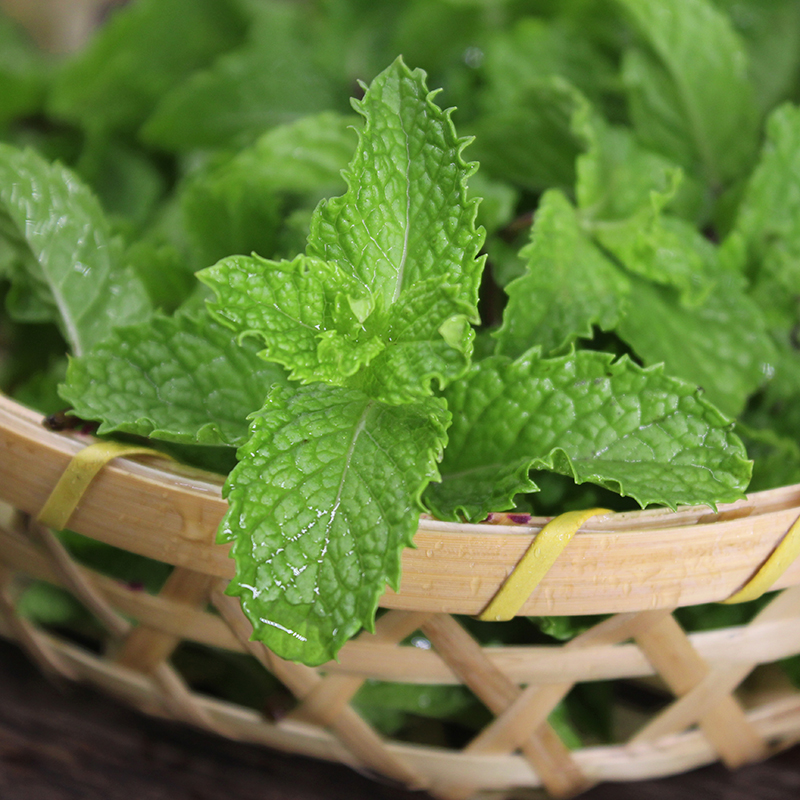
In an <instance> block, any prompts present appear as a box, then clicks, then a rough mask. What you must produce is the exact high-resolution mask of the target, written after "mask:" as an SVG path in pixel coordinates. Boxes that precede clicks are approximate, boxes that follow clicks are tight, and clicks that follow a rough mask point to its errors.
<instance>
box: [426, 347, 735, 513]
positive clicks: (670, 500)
mask: <svg viewBox="0 0 800 800" xmlns="http://www.w3.org/2000/svg"><path fill="white" fill-rule="evenodd" d="M445 398H446V400H447V404H448V408H449V409H450V412H451V413H452V415H453V424H452V426H451V428H450V430H449V438H450V442H449V445H448V447H447V450H446V451H445V457H444V460H443V462H442V466H441V473H442V483H440V484H431V486H430V487H429V488H428V491H427V493H426V495H425V500H426V503H427V504H428V505H429V507H430V508H431V509H432V510H433V512H434V513H435V514H437V515H441V516H444V517H447V518H453V517H455V516H457V515H459V514H463V515H464V516H465V517H466V518H467V519H469V520H479V519H482V518H483V517H485V516H486V514H487V513H488V512H489V511H497V510H501V509H504V508H510V507H511V506H512V500H513V496H514V494H516V493H518V492H522V491H530V490H531V489H532V488H535V487H533V486H532V484H531V482H530V480H529V478H528V470H529V469H532V468H533V469H546V470H552V471H554V472H559V473H562V474H565V475H571V476H572V477H573V478H574V480H575V481H576V482H577V483H584V482H586V481H589V482H592V483H597V484H599V485H600V486H604V487H606V488H610V489H612V490H613V491H615V492H618V493H620V494H622V495H627V496H630V497H633V498H635V499H636V500H637V501H638V502H639V503H640V504H641V505H643V506H644V505H647V504H648V503H663V504H665V505H668V506H670V507H672V508H674V507H675V506H676V505H678V504H683V503H687V504H699V503H704V504H707V505H711V506H714V504H715V503H718V502H726V501H732V500H735V499H738V498H740V497H741V496H742V492H743V490H744V488H745V487H746V485H747V481H748V480H749V477H750V462H748V461H747V460H746V457H745V451H744V447H743V445H742V444H741V442H740V441H739V439H738V438H737V437H736V436H735V435H734V434H733V433H732V432H731V422H730V420H729V419H728V418H727V417H725V416H723V415H722V414H721V413H720V412H719V411H718V410H717V409H716V408H714V406H712V405H711V404H710V403H708V402H707V401H706V400H704V399H703V398H702V397H701V396H699V394H698V392H697V390H696V389H695V387H693V386H691V385H690V384H687V383H684V382H683V381H680V380H676V379H674V378H670V377H668V376H666V375H665V374H664V373H663V370H662V369H661V368H660V367H656V368H650V369H642V368H640V367H638V366H636V365H635V364H633V363H632V362H631V361H629V360H628V359H626V358H623V359H620V360H619V361H616V362H614V361H613V357H612V356H610V355H607V354H605V353H596V352H590V351H581V352H577V353H573V354H571V355H569V356H565V357H563V358H554V359H542V358H541V356H540V355H539V353H538V352H536V351H531V352H529V353H526V354H525V355H524V356H522V357H521V358H520V359H518V360H517V361H514V362H512V361H509V360H508V359H506V358H504V357H501V356H495V357H492V358H489V359H486V360H485V361H482V362H479V363H478V364H475V365H474V366H473V367H472V369H471V371H470V373H469V374H468V376H467V378H466V379H465V380H463V381H459V382H458V383H456V384H453V385H452V386H451V387H450V388H449V389H448V390H447V391H446V392H445Z"/></svg>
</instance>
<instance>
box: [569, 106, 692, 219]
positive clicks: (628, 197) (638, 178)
mask: <svg viewBox="0 0 800 800" xmlns="http://www.w3.org/2000/svg"><path fill="white" fill-rule="evenodd" d="M573 124H574V127H576V128H577V129H578V130H579V131H580V132H581V133H582V134H583V136H584V138H585V139H586V140H587V141H588V145H589V146H588V150H587V152H586V153H584V154H582V155H580V156H579V157H578V160H577V162H576V164H575V169H576V172H577V183H576V186H575V195H576V198H577V201H578V207H579V208H580V209H581V211H582V212H583V213H584V214H585V215H587V216H589V217H591V218H592V219H596V220H622V219H628V218H629V217H631V216H633V215H634V214H636V213H637V212H639V211H641V209H642V208H643V207H646V206H650V205H651V203H652V202H653V193H655V195H656V198H657V199H658V200H659V208H663V207H664V206H666V205H668V204H669V202H670V201H671V200H672V199H673V196H674V195H675V193H676V191H679V189H680V185H679V184H680V183H682V182H683V171H682V170H681V169H680V168H679V167H677V166H676V165H675V163H674V162H672V161H670V160H669V159H667V158H664V156H662V155H659V154H658V153H654V152H653V151H652V150H647V149H646V148H644V147H642V146H641V145H640V144H639V143H638V142H637V141H636V139H635V138H634V136H633V133H632V132H631V131H630V130H629V129H628V128H624V127H622V126H616V125H608V124H607V123H605V122H604V121H603V120H602V119H601V118H599V117H598V116H597V115H596V114H594V113H588V114H581V115H578V116H576V118H575V120H574V123H573Z"/></svg>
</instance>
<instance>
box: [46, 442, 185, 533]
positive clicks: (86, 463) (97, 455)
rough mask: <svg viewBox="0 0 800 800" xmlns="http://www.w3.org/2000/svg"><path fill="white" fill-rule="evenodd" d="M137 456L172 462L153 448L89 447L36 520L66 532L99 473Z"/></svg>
mask: <svg viewBox="0 0 800 800" xmlns="http://www.w3.org/2000/svg"><path fill="white" fill-rule="evenodd" d="M135 455H147V456H158V457H159V458H167V459H169V460H170V461H172V460H173V459H172V458H171V456H168V455H167V454H166V453H159V452H158V451H157V450H153V449H152V448H150V447H137V446H135V445H127V444H120V443H119V442H96V443H95V444H90V445H89V446H88V447H84V448H83V450H81V451H80V452H78V453H76V454H75V455H74V456H73V458H72V460H71V461H70V462H69V464H68V465H67V468H66V469H65V470H64V472H63V474H62V475H61V477H60V478H59V479H58V483H57V484H56V485H55V488H54V489H53V491H52V492H51V493H50V497H48V498H47V502H45V504H44V507H43V508H42V510H41V511H40V512H39V516H38V517H37V520H38V521H39V522H41V523H42V525H45V526H46V527H48V528H53V529H54V530H57V531H60V530H63V529H64V528H66V527H67V523H68V522H69V518H70V517H71V516H72V513H73V512H74V511H75V508H76V507H77V505H78V503H80V501H81V498H82V497H83V494H84V492H85V491H86V490H87V489H88V488H89V484H90V483H91V482H92V481H93V480H94V478H95V476H96V475H97V473H98V472H100V470H101V469H102V468H103V467H104V466H105V465H106V464H108V462H109V461H113V459H115V458H122V457H127V456H135Z"/></svg>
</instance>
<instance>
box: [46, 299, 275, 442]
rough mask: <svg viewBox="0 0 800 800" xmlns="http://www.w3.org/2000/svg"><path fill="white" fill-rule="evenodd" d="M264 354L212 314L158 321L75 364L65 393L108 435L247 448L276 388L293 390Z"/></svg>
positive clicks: (119, 334)
mask: <svg viewBox="0 0 800 800" xmlns="http://www.w3.org/2000/svg"><path fill="white" fill-rule="evenodd" d="M256 349H257V348H256V347H255V345H254V343H252V342H249V341H248V342H244V343H243V344H242V345H239V344H237V342H236V341H235V338H234V336H233V334H232V333H231V332H230V330H229V329H228V328H225V327H224V326H222V325H219V324H218V323H216V322H214V321H213V320H212V319H210V318H209V317H208V316H207V315H205V314H204V315H202V316H200V317H193V316H189V315H187V314H182V313H178V314H176V315H175V316H174V317H163V316H161V315H155V316H153V318H152V319H151V320H150V321H149V322H148V323H147V324H146V325H137V326H131V327H126V328H119V329H118V330H116V331H114V333H113V334H112V335H111V336H110V337H109V338H108V339H106V340H105V341H104V342H102V343H101V344H100V345H99V346H97V347H96V348H95V349H94V350H93V351H92V352H91V353H90V354H89V355H86V356H84V357H82V358H74V359H72V360H71V361H70V365H69V369H68V371H67V381H66V384H65V385H63V386H62V387H61V388H60V393H61V396H62V397H63V398H64V399H65V400H66V401H67V402H69V403H70V404H71V405H72V407H73V408H74V410H75V413H76V414H77V415H78V416H79V417H81V418H83V419H93V420H99V421H101V422H102V425H101V426H100V428H99V433H101V434H104V433H113V432H115V431H121V432H124V433H133V434H137V435H139V436H149V437H152V438H154V439H164V440H166V441H170V442H184V443H188V444H204V445H218V444H226V445H240V444H242V443H244V442H245V441H246V440H247V430H248V423H247V416H248V414H250V412H251V411H252V410H253V408H255V407H258V406H260V405H261V404H262V403H263V402H264V397H265V396H266V394H267V392H268V391H269V389H270V387H271V386H273V385H275V384H283V383H286V376H285V373H284V372H283V370H282V369H281V368H280V367H278V366H277V365H275V364H268V363H266V362H265V361H264V360H263V359H260V358H258V356H257V355H256Z"/></svg>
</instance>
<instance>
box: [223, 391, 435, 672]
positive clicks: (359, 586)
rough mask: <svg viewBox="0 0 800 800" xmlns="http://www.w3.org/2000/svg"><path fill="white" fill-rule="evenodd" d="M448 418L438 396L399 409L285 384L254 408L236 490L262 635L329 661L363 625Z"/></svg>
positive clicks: (310, 659) (250, 595) (227, 533)
mask: <svg viewBox="0 0 800 800" xmlns="http://www.w3.org/2000/svg"><path fill="white" fill-rule="evenodd" d="M448 419H449V415H448V414H447V412H446V411H445V410H444V406H443V403H442V402H441V401H439V400H436V399H433V398H428V399H426V400H425V401H424V402H423V403H419V404H406V405H402V406H396V407H395V406H389V405H385V404H382V403H379V402H376V401H374V400H372V399H371V398H369V397H367V396H366V395H364V394H362V393H360V392H356V391H353V390H348V389H341V388H337V387H330V386H324V385H322V384H313V385H310V386H304V387H301V388H300V389H298V390H297V391H290V390H288V389H285V388H283V387H276V388H275V389H274V390H273V391H272V392H271V393H270V395H269V397H268V399H267V403H266V405H265V406H264V408H263V409H262V410H261V411H259V412H257V413H256V414H254V415H253V418H252V424H251V427H250V438H249V440H248V441H247V443H246V444H245V445H244V446H243V447H242V448H241V449H240V450H239V464H238V466H237V467H236V468H235V469H234V470H233V472H232V473H231V474H230V476H229V478H228V482H227V483H226V486H225V495H226V497H227V498H228V503H229V505H230V510H229V511H228V513H227V515H226V516H225V519H224V520H223V523H222V526H221V528H220V540H221V541H226V542H227V541H231V542H233V548H232V555H233V557H234V558H235V559H236V566H237V568H236V578H235V579H234V580H233V581H232V582H231V584H230V587H229V589H228V592H229V593H230V594H233V595H236V596H239V597H240V598H241V601H242V607H243V609H244V611H245V613H246V614H247V615H248V617H249V618H250V620H251V622H252V623H253V627H254V635H255V636H256V637H257V638H258V639H260V640H261V641H263V642H264V643H265V644H266V645H267V646H268V647H269V648H270V649H271V650H273V651H274V652H275V653H277V654H278V655H279V656H281V657H282V658H287V659H292V660H302V661H303V662H304V663H306V664H312V665H314V664H321V663H324V662H325V661H328V660H329V659H331V658H333V657H334V656H335V655H336V651H337V650H338V649H339V648H340V647H341V646H342V644H343V643H344V642H345V641H346V640H347V639H348V638H349V637H350V636H352V635H353V634H354V633H355V632H356V631H357V630H358V629H359V628H360V627H361V626H362V625H363V626H366V627H367V628H371V626H372V622H373V617H374V614H375V609H376V606H377V602H378V598H379V597H380V596H381V594H382V593H383V591H384V588H385V584H386V583H387V582H388V583H389V584H390V585H391V586H393V587H395V588H396V587H397V584H398V581H399V570H400V552H401V551H402V549H403V547H406V546H407V545H409V544H411V538H412V536H413V535H414V532H415V531H416V528H417V521H418V512H419V496H420V494H421V492H422V490H423V489H424V487H425V485H426V484H427V483H428V481H430V480H432V479H436V478H437V477H438V473H437V470H436V461H437V460H438V459H439V457H440V455H441V450H442V447H443V445H444V443H445V441H446V438H447V437H446V434H445V429H446V426H447V422H448Z"/></svg>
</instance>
